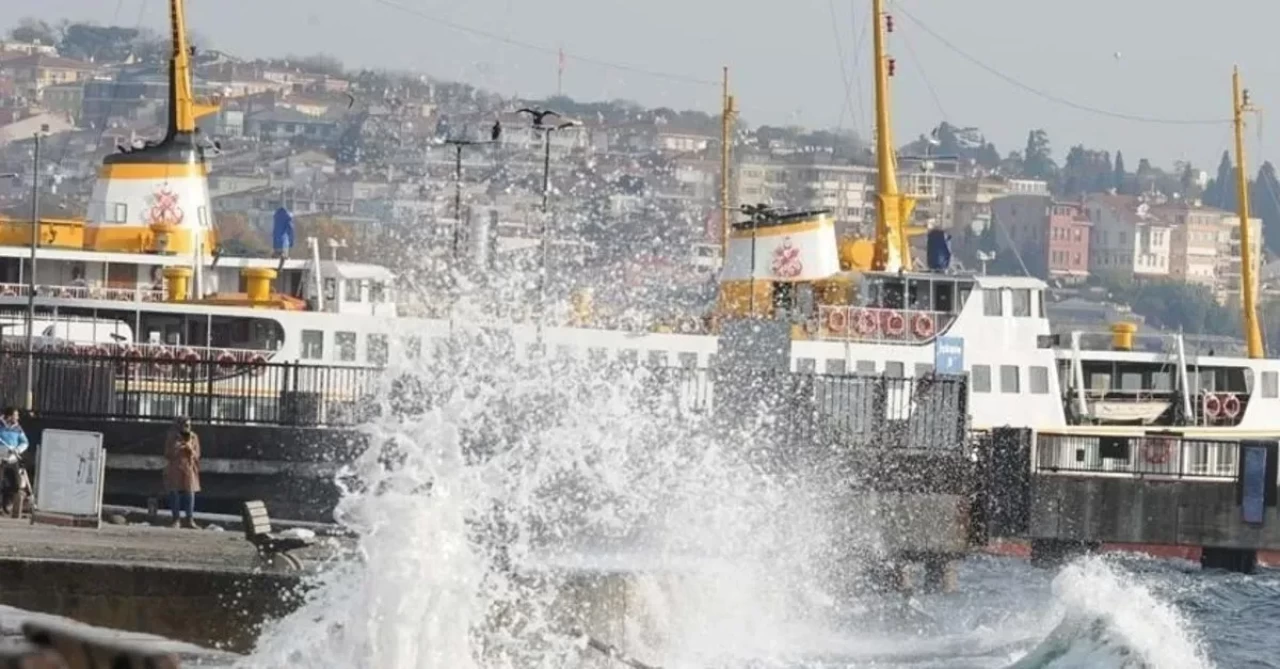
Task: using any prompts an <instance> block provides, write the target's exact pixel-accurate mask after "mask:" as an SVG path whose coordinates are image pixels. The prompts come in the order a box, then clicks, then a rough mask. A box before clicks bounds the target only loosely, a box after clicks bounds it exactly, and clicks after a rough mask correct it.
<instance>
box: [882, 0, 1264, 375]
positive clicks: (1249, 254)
mask: <svg viewBox="0 0 1280 669" xmlns="http://www.w3.org/2000/svg"><path fill="white" fill-rule="evenodd" d="M878 1H879V0H877V2H878ZM1231 91H1232V102H1231V111H1232V121H1233V124H1234V126H1235V140H1236V198H1237V199H1238V200H1239V209H1238V212H1237V213H1238V214H1239V217H1240V302H1241V306H1243V307H1244V339H1245V344H1246V346H1247V347H1248V350H1249V357H1250V358H1261V357H1262V356H1263V352H1262V333H1261V330H1260V329H1259V328H1258V310H1257V295H1256V286H1255V284H1254V277H1253V243H1252V237H1253V231H1252V230H1251V229H1250V226H1249V176H1248V173H1247V172H1245V162H1244V115H1245V113H1246V112H1252V111H1256V107H1254V106H1253V105H1251V104H1250V103H1249V91H1248V90H1242V89H1241V88H1240V68H1238V67H1237V68H1235V69H1234V70H1233V71H1232V74H1231Z"/></svg>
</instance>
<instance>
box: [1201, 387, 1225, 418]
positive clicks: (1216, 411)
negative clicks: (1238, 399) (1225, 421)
mask: <svg viewBox="0 0 1280 669" xmlns="http://www.w3.org/2000/svg"><path fill="white" fill-rule="evenodd" d="M1203 404H1204V407H1203V408H1204V416H1205V418H1210V419H1213V418H1217V417H1218V416H1219V415H1221V414H1222V400H1220V399H1218V396H1217V395H1214V394H1213V393H1206V394H1205V396H1204V401H1203Z"/></svg>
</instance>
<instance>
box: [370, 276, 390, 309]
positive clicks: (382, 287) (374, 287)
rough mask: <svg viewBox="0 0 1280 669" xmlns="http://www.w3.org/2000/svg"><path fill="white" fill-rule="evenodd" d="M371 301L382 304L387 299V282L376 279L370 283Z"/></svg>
mask: <svg viewBox="0 0 1280 669" xmlns="http://www.w3.org/2000/svg"><path fill="white" fill-rule="evenodd" d="M369 301H370V302H373V303H376V304H381V303H382V302H386V301H387V284H385V283H383V282H381V281H374V282H373V283H371V284H369Z"/></svg>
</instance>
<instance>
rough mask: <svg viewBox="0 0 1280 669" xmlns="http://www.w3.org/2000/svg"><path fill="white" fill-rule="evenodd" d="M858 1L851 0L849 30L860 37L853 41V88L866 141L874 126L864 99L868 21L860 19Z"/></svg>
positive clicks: (860, 130) (861, 128) (859, 129)
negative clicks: (863, 81) (863, 78)
mask: <svg viewBox="0 0 1280 669" xmlns="http://www.w3.org/2000/svg"><path fill="white" fill-rule="evenodd" d="M857 3H858V0H851V2H850V7H849V20H850V22H851V23H850V25H849V30H850V32H857V34H858V37H857V38H856V39H855V40H854V43H853V88H854V91H856V93H855V95H856V96H857V99H858V116H859V118H860V119H861V121H860V125H861V127H860V128H858V131H859V132H862V133H866V134H865V135H863V137H864V141H865V138H867V137H871V135H872V130H871V129H872V127H873V126H872V124H871V123H870V119H869V118H868V117H867V107H866V101H865V99H864V98H865V97H866V95H864V89H863V88H862V53H863V48H864V47H865V46H866V43H867V26H868V22H860V21H858V5H857ZM859 27H861V30H859Z"/></svg>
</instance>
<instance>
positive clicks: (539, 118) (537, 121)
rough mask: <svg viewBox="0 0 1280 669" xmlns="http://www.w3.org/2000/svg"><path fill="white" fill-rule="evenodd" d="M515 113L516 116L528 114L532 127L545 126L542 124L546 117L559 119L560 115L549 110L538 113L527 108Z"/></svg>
mask: <svg viewBox="0 0 1280 669" xmlns="http://www.w3.org/2000/svg"><path fill="white" fill-rule="evenodd" d="M516 113H518V114H528V115H530V116H532V117H533V124H534V125H545V123H544V122H543V119H545V118H546V117H548V116H555V117H556V118H559V117H560V114H559V113H558V112H555V111H552V110H550V109H548V110H546V111H538V110H536V109H529V108H527V107H526V108H524V109H521V110H519V111H518V112H516Z"/></svg>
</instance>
